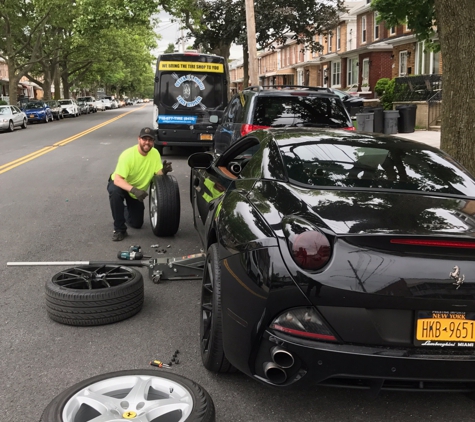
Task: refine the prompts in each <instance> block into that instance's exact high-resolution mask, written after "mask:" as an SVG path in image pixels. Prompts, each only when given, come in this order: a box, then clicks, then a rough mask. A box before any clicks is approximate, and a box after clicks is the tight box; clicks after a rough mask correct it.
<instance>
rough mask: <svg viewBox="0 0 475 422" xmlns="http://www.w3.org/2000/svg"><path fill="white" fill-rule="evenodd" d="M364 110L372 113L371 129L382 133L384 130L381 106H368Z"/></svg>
mask: <svg viewBox="0 0 475 422" xmlns="http://www.w3.org/2000/svg"><path fill="white" fill-rule="evenodd" d="M366 110H367V111H368V112H370V113H374V124H373V131H374V132H375V133H383V132H384V117H383V116H384V115H383V107H368V108H367V109H366Z"/></svg>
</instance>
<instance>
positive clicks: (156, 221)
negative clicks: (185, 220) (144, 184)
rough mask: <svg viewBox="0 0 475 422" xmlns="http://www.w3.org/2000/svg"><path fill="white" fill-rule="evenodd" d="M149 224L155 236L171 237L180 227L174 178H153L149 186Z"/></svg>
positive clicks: (177, 193) (168, 176) (178, 193)
mask: <svg viewBox="0 0 475 422" xmlns="http://www.w3.org/2000/svg"><path fill="white" fill-rule="evenodd" d="M149 214H150V224H151V226H152V231H153V233H154V234H155V236H173V235H174V234H175V233H176V232H177V231H178V227H179V226H180V190H179V188H178V182H177V181H176V179H175V177H174V176H171V175H166V176H163V175H161V176H155V177H154V178H153V179H152V183H151V184H150V195H149Z"/></svg>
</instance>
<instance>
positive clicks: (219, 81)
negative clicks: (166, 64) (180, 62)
mask: <svg viewBox="0 0 475 422" xmlns="http://www.w3.org/2000/svg"><path fill="white" fill-rule="evenodd" d="M182 77H184V78H185V79H182ZM223 89H224V86H223V74H222V73H217V74H212V73H198V72H193V74H182V73H180V74H177V73H162V74H161V76H160V94H159V95H160V102H161V103H162V104H163V105H165V106H167V107H172V108H174V109H177V110H180V109H181V110H183V109H190V108H191V109H195V108H196V109H202V110H206V109H207V108H209V109H215V108H217V107H220V106H222V105H223Z"/></svg>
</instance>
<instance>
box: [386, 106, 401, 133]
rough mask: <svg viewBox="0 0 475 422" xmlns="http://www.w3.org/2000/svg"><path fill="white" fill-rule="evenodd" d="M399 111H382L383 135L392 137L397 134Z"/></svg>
mask: <svg viewBox="0 0 475 422" xmlns="http://www.w3.org/2000/svg"><path fill="white" fill-rule="evenodd" d="M398 118H399V110H384V133H385V134H386V135H393V134H395V133H397V121H398Z"/></svg>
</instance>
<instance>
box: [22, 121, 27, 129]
mask: <svg viewBox="0 0 475 422" xmlns="http://www.w3.org/2000/svg"><path fill="white" fill-rule="evenodd" d="M27 125H28V122H27V120H26V119H23V123H22V125H21V128H22V129H26V128H27V127H28V126H27Z"/></svg>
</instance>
